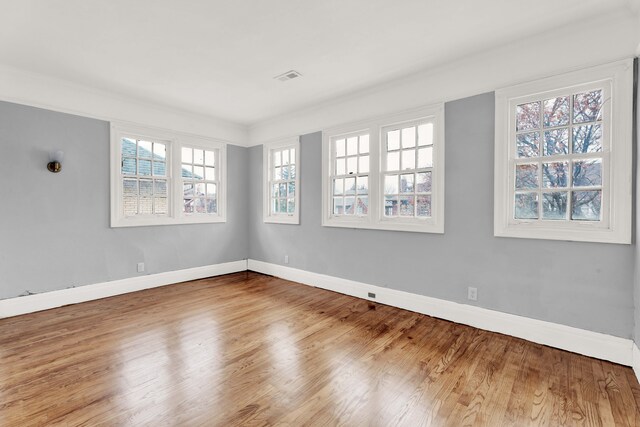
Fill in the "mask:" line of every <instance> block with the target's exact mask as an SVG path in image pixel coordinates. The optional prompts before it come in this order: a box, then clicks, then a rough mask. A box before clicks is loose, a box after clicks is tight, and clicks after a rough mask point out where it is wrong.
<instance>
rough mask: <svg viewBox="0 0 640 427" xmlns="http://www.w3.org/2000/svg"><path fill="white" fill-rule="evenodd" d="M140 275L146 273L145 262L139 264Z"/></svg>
mask: <svg viewBox="0 0 640 427" xmlns="http://www.w3.org/2000/svg"><path fill="white" fill-rule="evenodd" d="M138 273H144V262H139V263H138Z"/></svg>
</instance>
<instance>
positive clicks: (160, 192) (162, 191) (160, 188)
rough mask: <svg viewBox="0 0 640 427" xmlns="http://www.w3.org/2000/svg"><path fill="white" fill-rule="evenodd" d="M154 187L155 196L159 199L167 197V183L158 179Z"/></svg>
mask: <svg viewBox="0 0 640 427" xmlns="http://www.w3.org/2000/svg"><path fill="white" fill-rule="evenodd" d="M153 186H154V188H153V194H155V195H156V196H158V197H167V181H164V180H161V179H156V180H155V181H154V182H153Z"/></svg>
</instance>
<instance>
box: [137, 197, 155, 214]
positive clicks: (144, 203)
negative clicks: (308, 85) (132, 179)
mask: <svg viewBox="0 0 640 427" xmlns="http://www.w3.org/2000/svg"><path fill="white" fill-rule="evenodd" d="M139 209H140V214H141V215H151V214H152V213H153V199H152V198H151V197H140V208H139Z"/></svg>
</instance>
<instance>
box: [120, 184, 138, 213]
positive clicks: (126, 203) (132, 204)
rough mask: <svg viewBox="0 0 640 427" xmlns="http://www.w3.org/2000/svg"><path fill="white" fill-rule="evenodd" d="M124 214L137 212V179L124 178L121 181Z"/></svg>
mask: <svg viewBox="0 0 640 427" xmlns="http://www.w3.org/2000/svg"><path fill="white" fill-rule="evenodd" d="M122 193H123V207H124V215H125V216H131V215H136V214H137V213H138V180H137V179H125V180H123V181H122Z"/></svg>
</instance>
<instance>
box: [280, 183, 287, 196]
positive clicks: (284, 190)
mask: <svg viewBox="0 0 640 427" xmlns="http://www.w3.org/2000/svg"><path fill="white" fill-rule="evenodd" d="M278 195H279V196H280V197H287V184H280V190H279V191H278Z"/></svg>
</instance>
